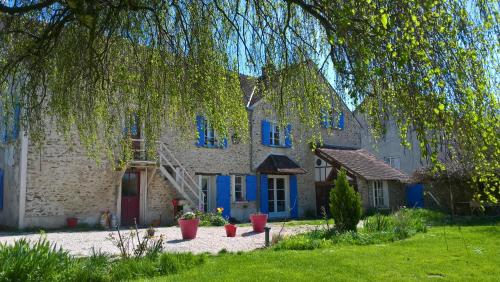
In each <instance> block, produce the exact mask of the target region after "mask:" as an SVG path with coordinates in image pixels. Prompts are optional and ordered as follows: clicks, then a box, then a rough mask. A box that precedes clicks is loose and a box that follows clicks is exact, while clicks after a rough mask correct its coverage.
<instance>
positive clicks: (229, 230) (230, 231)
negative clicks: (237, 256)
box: [224, 224, 237, 237]
mask: <svg viewBox="0 0 500 282" xmlns="http://www.w3.org/2000/svg"><path fill="white" fill-rule="evenodd" d="M224 228H225V229H226V236H227V237H235V236H236V228H237V226H236V225H234V224H226V225H224Z"/></svg>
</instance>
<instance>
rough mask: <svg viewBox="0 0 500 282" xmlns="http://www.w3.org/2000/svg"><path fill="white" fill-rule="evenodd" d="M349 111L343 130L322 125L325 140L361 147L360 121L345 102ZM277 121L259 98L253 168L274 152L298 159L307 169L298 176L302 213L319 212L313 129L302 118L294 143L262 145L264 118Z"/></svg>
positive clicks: (254, 123)
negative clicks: (312, 141)
mask: <svg viewBox="0 0 500 282" xmlns="http://www.w3.org/2000/svg"><path fill="white" fill-rule="evenodd" d="M342 111H343V112H344V114H345V126H344V129H342V130H327V129H325V128H321V127H319V126H318V130H321V135H322V138H323V140H324V143H325V144H329V145H338V146H352V147H359V146H360V145H361V139H360V135H359V127H360V126H359V123H358V122H357V120H356V119H355V117H354V116H353V115H352V113H351V112H350V110H349V109H348V108H347V107H346V106H345V105H343V106H342ZM263 119H267V120H271V121H276V117H275V116H274V115H273V111H272V108H271V106H270V105H269V104H267V103H266V102H265V101H261V102H258V103H256V104H255V105H254V107H252V108H251V122H252V124H251V130H252V138H251V147H252V154H251V162H252V169H254V170H255V169H256V168H257V167H258V166H259V164H261V163H262V162H263V161H264V159H265V158H266V157H267V156H269V155H270V154H277V155H286V156H288V157H290V158H291V159H292V160H294V161H295V162H296V163H297V164H298V165H299V166H300V167H302V168H303V169H305V170H306V171H307V173H305V174H301V175H298V176H297V187H298V203H299V217H302V216H304V215H305V214H315V213H316V212H315V211H316V190H315V179H314V160H315V154H314V152H313V150H312V147H311V145H310V144H309V143H308V141H309V138H310V136H309V134H310V129H309V128H305V127H304V126H302V125H301V124H300V123H299V122H297V121H295V122H292V124H291V125H292V147H291V148H280V147H269V146H264V145H262V136H261V135H262V120H263Z"/></svg>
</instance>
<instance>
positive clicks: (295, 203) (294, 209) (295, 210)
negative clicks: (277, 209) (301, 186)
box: [290, 175, 299, 218]
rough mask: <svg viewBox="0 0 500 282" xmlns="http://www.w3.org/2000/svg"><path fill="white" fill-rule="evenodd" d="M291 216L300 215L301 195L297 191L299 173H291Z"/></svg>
mask: <svg viewBox="0 0 500 282" xmlns="http://www.w3.org/2000/svg"><path fill="white" fill-rule="evenodd" d="M290 217H291V218H298V217H299V197H298V192H297V175H290Z"/></svg>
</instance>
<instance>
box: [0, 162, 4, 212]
mask: <svg viewBox="0 0 500 282" xmlns="http://www.w3.org/2000/svg"><path fill="white" fill-rule="evenodd" d="M0 210H3V170H1V169H0Z"/></svg>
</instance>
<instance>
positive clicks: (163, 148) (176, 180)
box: [157, 142, 205, 210]
mask: <svg viewBox="0 0 500 282" xmlns="http://www.w3.org/2000/svg"><path fill="white" fill-rule="evenodd" d="M157 143H158V155H159V162H160V171H161V172H162V174H163V175H165V176H166V177H167V178H168V180H169V181H170V182H171V183H172V184H173V185H174V187H175V188H176V189H177V190H178V191H179V192H180V193H181V195H182V196H183V197H185V198H186V200H187V201H188V202H190V204H191V205H192V206H193V207H197V208H198V209H199V210H203V203H204V196H205V195H204V194H203V191H202V190H201V187H200V186H199V184H198V183H197V182H196V181H195V180H194V179H193V177H192V176H191V175H190V174H189V173H188V172H187V170H186V169H185V168H184V166H183V165H182V164H181V163H180V162H179V161H178V160H177V158H175V156H174V154H173V153H172V151H170V150H169V149H168V147H167V145H165V143H163V142H157ZM168 167H170V169H171V171H168V169H167V168H168ZM173 173H175V177H174V175H172V174H173Z"/></svg>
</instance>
